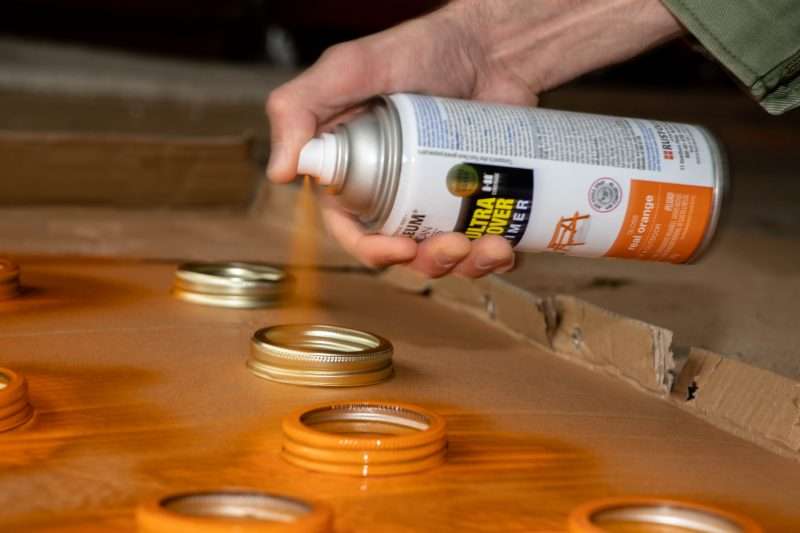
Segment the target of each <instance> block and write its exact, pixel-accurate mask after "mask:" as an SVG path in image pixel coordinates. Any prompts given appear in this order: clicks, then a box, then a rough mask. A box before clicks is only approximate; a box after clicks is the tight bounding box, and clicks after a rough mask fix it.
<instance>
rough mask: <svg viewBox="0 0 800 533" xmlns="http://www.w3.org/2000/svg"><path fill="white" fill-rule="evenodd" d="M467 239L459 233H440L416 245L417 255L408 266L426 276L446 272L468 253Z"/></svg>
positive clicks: (468, 243)
mask: <svg viewBox="0 0 800 533" xmlns="http://www.w3.org/2000/svg"><path fill="white" fill-rule="evenodd" d="M471 249H472V246H471V244H470V241H469V239H467V237H466V236H464V235H462V234H460V233H442V234H440V235H436V236H435V237H432V238H430V239H428V240H426V241H424V242H422V243H421V244H419V245H418V247H417V256H416V257H415V258H414V260H413V261H411V263H409V264H408V266H409V267H411V268H413V269H414V270H417V271H419V272H421V273H423V274H425V275H426V276H428V277H431V278H438V277H441V276H444V275H445V274H448V273H449V272H450V271H451V270H453V268H454V267H455V266H456V265H458V263H459V262H460V261H462V260H463V259H464V258H465V257H467V256H468V255H469V253H470V250H471Z"/></svg>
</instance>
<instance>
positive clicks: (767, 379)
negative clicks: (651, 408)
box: [673, 348, 800, 452]
mask: <svg viewBox="0 0 800 533" xmlns="http://www.w3.org/2000/svg"><path fill="white" fill-rule="evenodd" d="M673 398H674V399H675V400H676V401H678V402H680V403H681V405H682V407H683V408H685V409H687V410H689V411H694V412H695V413H696V414H698V415H700V416H702V417H703V418H705V419H707V420H708V421H710V422H712V423H713V424H715V425H718V426H721V427H723V428H725V429H727V430H728V431H731V432H734V433H736V434H738V435H740V436H742V437H745V438H748V439H750V440H753V438H757V439H758V440H762V439H764V440H766V441H769V444H772V445H777V446H780V447H784V448H786V449H788V450H789V451H791V452H798V451H800V383H797V382H795V381H792V380H790V379H788V378H785V377H783V376H779V375H777V374H773V373H772V372H768V371H766V370H761V369H759V368H755V367H752V366H750V365H747V364H744V363H741V362H739V361H736V360H734V359H729V358H726V357H722V356H721V355H718V354H715V353H713V352H709V351H707V350H702V349H699V348H692V349H691V350H690V351H689V359H688V361H687V362H686V365H685V366H684V368H683V370H682V371H681V374H680V377H679V379H678V381H677V382H676V385H675V391H674V393H673ZM762 444H765V443H763V442H762ZM770 447H772V446H770Z"/></svg>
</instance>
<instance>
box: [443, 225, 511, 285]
mask: <svg viewBox="0 0 800 533" xmlns="http://www.w3.org/2000/svg"><path fill="white" fill-rule="evenodd" d="M512 268H514V251H513V249H512V248H511V244H510V243H509V242H508V241H507V240H505V239H504V238H502V237H500V236H497V235H486V236H483V237H481V238H480V239H478V240H476V241H473V242H472V249H471V250H470V252H469V255H468V256H467V257H466V258H465V259H464V260H463V261H461V262H460V263H459V264H458V265H457V266H456V267H455V268H454V269H453V270H452V272H453V273H454V274H460V275H462V276H466V277H468V278H479V277H481V276H485V275H486V274H489V273H491V272H497V273H502V272H507V271H509V270H511V269H512Z"/></svg>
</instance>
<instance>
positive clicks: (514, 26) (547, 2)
mask: <svg viewBox="0 0 800 533" xmlns="http://www.w3.org/2000/svg"><path fill="white" fill-rule="evenodd" d="M441 16H445V17H451V18H452V19H454V20H458V21H460V23H462V24H466V25H468V26H469V27H468V29H467V32H468V33H470V34H471V35H474V36H475V38H476V39H477V40H478V42H479V43H480V47H481V48H482V50H481V52H482V53H479V54H477V57H480V58H482V59H483V60H485V61H486V62H488V63H489V65H477V67H478V68H482V67H483V68H491V67H492V65H497V64H501V65H503V66H504V68H505V69H508V70H510V71H512V72H513V73H514V74H515V75H516V76H518V77H519V78H520V79H521V80H523V81H524V82H525V83H526V84H527V85H528V86H529V88H530V89H531V90H532V91H533V92H534V93H538V92H540V91H543V90H547V89H550V88H553V87H556V86H558V85H560V84H562V83H565V82H567V81H569V80H571V79H573V78H576V77H578V76H580V75H582V74H584V73H586V72H589V71H592V70H595V69H597V68H601V67H604V66H607V65H610V64H614V63H619V62H621V61H624V60H626V59H629V58H631V57H633V56H635V55H637V54H640V53H641V52H643V51H645V50H647V49H650V48H652V47H654V46H657V45H659V44H661V43H664V42H666V41H668V40H670V39H673V38H675V37H677V36H679V35H680V34H681V33H682V31H683V30H682V27H681V25H680V24H679V23H678V21H677V20H676V19H675V18H674V17H673V16H672V15H671V14H670V12H669V11H668V10H667V9H666V8H665V7H664V6H663V5H662V4H661V2H660V1H659V0H603V1H597V0H455V1H454V2H452V3H451V4H449V5H448V6H447V7H446V8H444V9H443V10H442V11H441Z"/></svg>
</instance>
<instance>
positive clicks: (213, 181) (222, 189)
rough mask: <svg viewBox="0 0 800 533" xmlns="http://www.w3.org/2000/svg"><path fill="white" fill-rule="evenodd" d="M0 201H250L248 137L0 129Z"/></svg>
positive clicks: (254, 177) (252, 174)
mask: <svg viewBox="0 0 800 533" xmlns="http://www.w3.org/2000/svg"><path fill="white" fill-rule="evenodd" d="M0 168H3V178H4V179H3V180H2V181H0V204H2V205H42V204H44V205H48V204H49V205H87V204H89V205H91V204H104V205H106V206H109V205H111V206H114V205H116V206H127V207H130V206H139V207H141V206H145V207H147V208H154V207H164V206H172V207H187V206H216V207H219V206H227V207H239V208H242V207H244V206H247V205H249V204H250V203H251V202H252V201H253V199H254V198H255V191H256V184H257V181H258V178H259V174H260V173H259V172H258V169H257V166H256V164H255V161H254V159H253V154H252V139H251V138H249V137H247V136H236V137H183V138H178V137H164V136H153V135H151V136H143V135H107V134H104V135H98V134H86V133H54V132H49V133H41V132H18V131H0Z"/></svg>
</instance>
